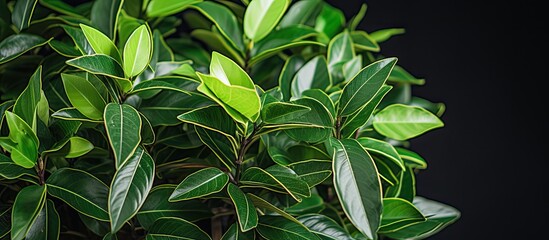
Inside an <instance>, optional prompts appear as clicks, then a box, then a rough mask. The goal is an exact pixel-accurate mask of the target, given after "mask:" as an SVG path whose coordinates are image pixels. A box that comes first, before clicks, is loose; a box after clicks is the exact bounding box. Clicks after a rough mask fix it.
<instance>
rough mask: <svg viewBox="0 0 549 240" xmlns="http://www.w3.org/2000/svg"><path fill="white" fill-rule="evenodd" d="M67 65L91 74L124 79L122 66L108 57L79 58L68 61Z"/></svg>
mask: <svg viewBox="0 0 549 240" xmlns="http://www.w3.org/2000/svg"><path fill="white" fill-rule="evenodd" d="M67 64H68V65H70V66H73V67H76V68H79V69H82V70H84V71H86V72H89V73H93V74H97V75H104V76H107V77H113V78H117V79H124V70H123V69H122V67H121V66H120V64H118V62H116V60H115V59H114V58H112V57H109V56H107V55H103V54H96V55H87V56H82V57H77V58H73V59H71V60H68V61H67ZM130 87H131V86H130Z"/></svg>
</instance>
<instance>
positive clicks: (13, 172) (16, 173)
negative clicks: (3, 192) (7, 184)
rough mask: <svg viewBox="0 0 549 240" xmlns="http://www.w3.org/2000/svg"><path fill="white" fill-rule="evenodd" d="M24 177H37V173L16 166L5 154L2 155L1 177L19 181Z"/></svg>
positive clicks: (0, 156) (0, 163) (0, 155)
mask: <svg viewBox="0 0 549 240" xmlns="http://www.w3.org/2000/svg"><path fill="white" fill-rule="evenodd" d="M23 175H27V176H32V177H34V176H36V171H34V170H31V169H27V168H23V167H21V166H19V165H18V164H15V163H14V162H13V161H12V160H11V159H10V158H8V157H6V156H5V155H4V154H0V177H1V178H4V179H17V178H19V177H21V176H23Z"/></svg>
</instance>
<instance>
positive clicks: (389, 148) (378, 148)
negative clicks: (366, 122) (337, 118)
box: [357, 137, 406, 170]
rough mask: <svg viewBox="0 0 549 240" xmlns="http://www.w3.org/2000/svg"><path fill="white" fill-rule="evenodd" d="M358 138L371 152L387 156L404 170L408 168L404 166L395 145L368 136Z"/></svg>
mask: <svg viewBox="0 0 549 240" xmlns="http://www.w3.org/2000/svg"><path fill="white" fill-rule="evenodd" d="M357 140H358V142H359V143H360V145H362V146H363V147H364V149H366V151H368V152H369V153H371V154H376V155H379V156H382V157H384V158H387V159H389V160H390V161H392V162H393V163H395V164H397V165H398V166H399V167H400V168H401V169H402V170H405V169H406V167H404V161H402V159H401V158H400V155H398V152H397V151H396V150H395V148H394V147H393V145H391V144H389V143H388V142H385V141H381V140H378V139H375V138H368V137H363V138H359V139H357Z"/></svg>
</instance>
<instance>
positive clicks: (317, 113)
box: [285, 98, 334, 142]
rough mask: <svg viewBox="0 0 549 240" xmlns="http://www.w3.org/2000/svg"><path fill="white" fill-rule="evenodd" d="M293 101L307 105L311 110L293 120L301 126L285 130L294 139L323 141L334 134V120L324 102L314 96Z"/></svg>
mask: <svg viewBox="0 0 549 240" xmlns="http://www.w3.org/2000/svg"><path fill="white" fill-rule="evenodd" d="M292 103H295V104H299V105H303V106H307V107H309V108H311V111H310V112H308V113H307V114H305V115H302V116H299V117H297V118H295V119H293V120H292V122H293V123H295V124H297V125H298V126H296V127H300V128H294V129H287V130H285V132H286V133H287V134H288V135H289V136H290V137H291V138H293V139H295V140H298V141H306V142H321V141H324V140H326V139H327V138H328V137H330V135H331V134H332V127H333V126H334V120H333V118H332V116H331V115H330V112H329V111H328V109H327V108H326V107H324V105H322V103H320V102H319V101H317V100H315V99H312V98H302V99H298V100H296V101H293V102H292Z"/></svg>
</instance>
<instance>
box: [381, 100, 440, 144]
mask: <svg viewBox="0 0 549 240" xmlns="http://www.w3.org/2000/svg"><path fill="white" fill-rule="evenodd" d="M373 125H374V129H375V130H376V131H377V132H379V133H380V134H382V135H383V136H386V137H389V138H393V139H396V140H407V139H410V138H413V137H416V136H419V135H421V134H423V133H425V132H427V131H429V130H432V129H435V128H439V127H443V126H444V123H442V121H441V120H440V119H439V118H438V117H437V116H435V115H434V114H432V113H431V112H429V111H427V110H425V109H423V108H420V107H413V106H407V105H402V104H393V105H391V106H388V107H386V108H385V109H383V110H381V111H380V112H379V113H378V114H376V115H375V117H374V123H373Z"/></svg>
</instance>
